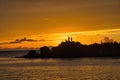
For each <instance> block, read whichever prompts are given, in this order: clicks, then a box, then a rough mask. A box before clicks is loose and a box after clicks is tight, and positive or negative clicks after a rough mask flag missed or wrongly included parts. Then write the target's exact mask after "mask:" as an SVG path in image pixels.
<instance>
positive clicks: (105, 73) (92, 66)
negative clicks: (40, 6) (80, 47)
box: [0, 58, 120, 80]
mask: <svg viewBox="0 0 120 80" xmlns="http://www.w3.org/2000/svg"><path fill="white" fill-rule="evenodd" d="M88 62H89V63H88ZM0 80H120V59H89V58H85V59H75V60H59V59H48V60H42V59H16V58H1V59H0Z"/></svg>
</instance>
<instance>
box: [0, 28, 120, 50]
mask: <svg viewBox="0 0 120 80" xmlns="http://www.w3.org/2000/svg"><path fill="white" fill-rule="evenodd" d="M119 35H120V29H108V30H96V31H84V32H68V33H54V34H40V35H32V36H26V38H28V39H33V40H36V41H35V42H34V41H33V42H29V41H24V42H21V43H11V44H9V43H5V42H4V41H3V42H1V43H3V44H2V45H0V47H1V48H39V47H41V46H57V45H58V44H59V43H60V42H62V41H65V40H66V39H67V37H68V36H72V37H73V40H74V41H79V42H81V43H83V44H92V43H95V42H97V43H100V41H101V40H102V39H103V38H104V37H110V38H112V39H114V40H116V41H118V42H120V38H119ZM11 41H13V40H11ZM14 41H15V40H14ZM8 42H9V41H8ZM4 43H5V44H4Z"/></svg>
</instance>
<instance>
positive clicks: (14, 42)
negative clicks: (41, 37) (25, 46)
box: [0, 37, 38, 45]
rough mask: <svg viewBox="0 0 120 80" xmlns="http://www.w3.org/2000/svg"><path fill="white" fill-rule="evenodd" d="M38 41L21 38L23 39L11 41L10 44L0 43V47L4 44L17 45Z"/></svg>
mask: <svg viewBox="0 0 120 80" xmlns="http://www.w3.org/2000/svg"><path fill="white" fill-rule="evenodd" d="M36 41H38V40H34V39H27V38H26V37H24V38H21V39H16V40H14V41H10V42H3V43H0V45H3V44H16V43H22V42H36Z"/></svg>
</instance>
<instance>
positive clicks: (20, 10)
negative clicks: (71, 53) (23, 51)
mask: <svg viewBox="0 0 120 80" xmlns="http://www.w3.org/2000/svg"><path fill="white" fill-rule="evenodd" d="M68 36H72V37H73V40H75V41H80V42H81V43H83V44H91V43H94V42H100V41H101V40H103V39H104V37H108V38H109V39H113V40H116V41H118V42H120V0H0V49H14V48H15V49H20V48H39V47H41V46H56V45H58V44H59V43H60V42H61V41H64V40H65V39H67V37H68Z"/></svg>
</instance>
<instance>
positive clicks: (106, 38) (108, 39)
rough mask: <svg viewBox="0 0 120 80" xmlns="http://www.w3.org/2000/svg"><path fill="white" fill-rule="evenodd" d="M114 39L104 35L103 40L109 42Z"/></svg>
mask: <svg viewBox="0 0 120 80" xmlns="http://www.w3.org/2000/svg"><path fill="white" fill-rule="evenodd" d="M113 41H114V40H113V39H110V38H109V37H104V39H103V42H104V43H109V42H113Z"/></svg>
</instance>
